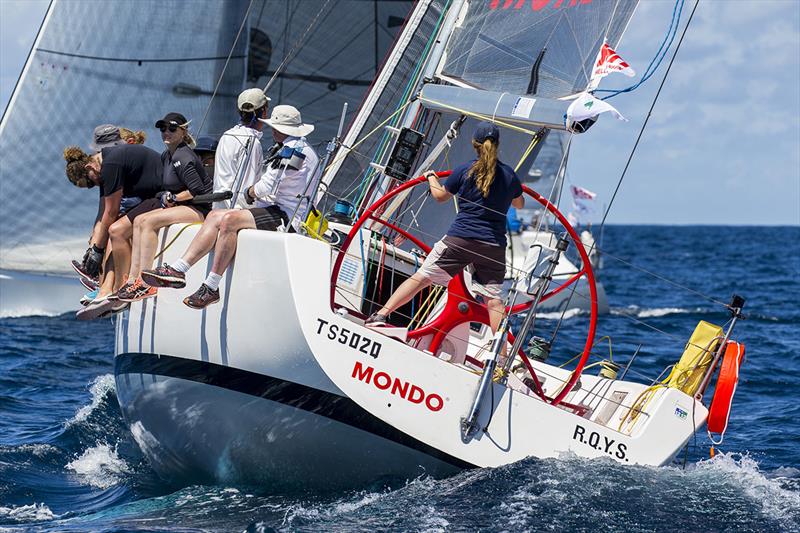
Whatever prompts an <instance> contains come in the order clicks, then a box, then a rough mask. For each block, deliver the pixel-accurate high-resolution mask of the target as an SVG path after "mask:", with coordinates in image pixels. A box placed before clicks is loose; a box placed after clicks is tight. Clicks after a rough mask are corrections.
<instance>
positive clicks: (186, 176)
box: [175, 160, 211, 202]
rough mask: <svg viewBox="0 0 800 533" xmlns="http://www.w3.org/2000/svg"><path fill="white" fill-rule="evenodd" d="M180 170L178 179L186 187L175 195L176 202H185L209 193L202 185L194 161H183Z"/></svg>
mask: <svg viewBox="0 0 800 533" xmlns="http://www.w3.org/2000/svg"><path fill="white" fill-rule="evenodd" d="M181 168H182V169H183V170H182V172H181V173H180V175H179V176H178V177H179V178H180V180H181V182H183V184H184V185H185V186H186V190H185V191H181V192H179V193H177V194H176V195H175V201H176V202H186V201H188V200H191V199H192V198H194V197H195V196H198V195H201V194H206V193H209V192H211V191H210V190H208V187H207V186H206V185H205V184H204V183H203V178H202V176H200V173H199V172H198V171H197V166H196V164H195V161H194V160H188V161H184V162H183V164H182V165H181Z"/></svg>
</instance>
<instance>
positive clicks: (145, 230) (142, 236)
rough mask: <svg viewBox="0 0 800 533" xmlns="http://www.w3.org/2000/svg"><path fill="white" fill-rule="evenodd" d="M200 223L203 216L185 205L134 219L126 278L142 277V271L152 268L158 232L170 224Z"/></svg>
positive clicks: (151, 212)
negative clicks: (131, 255)
mask: <svg viewBox="0 0 800 533" xmlns="http://www.w3.org/2000/svg"><path fill="white" fill-rule="evenodd" d="M202 221H203V215H201V214H200V213H199V212H197V211H195V210H194V209H192V208H191V207H188V206H185V205H179V206H176V207H170V208H169V209H158V210H156V211H150V212H149V213H145V214H143V215H139V216H138V217H136V220H135V221H134V223H133V258H132V260H131V269H130V271H129V272H128V278H129V279H136V278H138V277H139V276H141V275H142V270H143V269H148V268H151V267H152V265H153V259H154V258H155V255H156V249H157V248H158V230H160V229H161V228H164V227H166V226H169V225H170V224H179V223H192V222H202Z"/></svg>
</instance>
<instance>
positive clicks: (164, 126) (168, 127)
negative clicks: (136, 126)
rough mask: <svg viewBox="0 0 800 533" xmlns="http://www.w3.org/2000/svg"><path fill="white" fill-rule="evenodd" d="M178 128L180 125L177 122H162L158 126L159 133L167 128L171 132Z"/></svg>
mask: <svg viewBox="0 0 800 533" xmlns="http://www.w3.org/2000/svg"><path fill="white" fill-rule="evenodd" d="M178 128H180V126H178V125H177V124H169V125H166V124H164V125H161V126H159V127H158V129H159V131H161V133H164V132H165V131H167V130H169V131H170V132H171V133H174V132H176V131H178Z"/></svg>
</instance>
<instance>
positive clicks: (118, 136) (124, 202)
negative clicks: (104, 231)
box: [72, 124, 147, 290]
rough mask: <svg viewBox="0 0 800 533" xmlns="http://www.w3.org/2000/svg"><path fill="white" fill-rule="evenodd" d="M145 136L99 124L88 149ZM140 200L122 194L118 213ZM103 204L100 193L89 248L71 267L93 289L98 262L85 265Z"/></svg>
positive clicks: (136, 140)
mask: <svg viewBox="0 0 800 533" xmlns="http://www.w3.org/2000/svg"><path fill="white" fill-rule="evenodd" d="M146 138H147V136H146V135H145V133H144V132H143V131H133V130H129V129H128V128H122V127H119V126H115V125H113V124H101V125H99V126H97V127H96V128H95V129H94V132H93V135H92V142H91V143H89V149H90V150H91V151H92V153H97V152H100V151H101V150H102V149H103V148H110V147H112V146H118V145H120V144H144V141H145V139H146ZM141 201H142V199H141V198H138V197H134V198H126V197H124V196H123V197H122V199H121V200H120V209H119V211H120V212H119V214H120V215H124V214H125V212H126V211H128V210H130V209H132V208H134V207H136V205H138V204H139V202H141ZM104 205H105V201H104V198H103V196H102V193H101V195H100V196H99V202H98V206H97V216H96V217H95V220H94V227H93V228H92V234H91V236H90V237H89V248H88V249H87V250H86V253H85V254H84V255H83V259H82V260H81V261H80V262H78V261H72V267H73V268H74V269H75V271H76V272H78V274H80V276H81V279H82V280H84V284H86V285H87V288H90V287H92V286H94V288H95V290H96V287H97V281H98V274H99V272H100V263H93V264H88V265H87V259H88V258H89V256H90V255H91V251H92V244H94V243H95V242H96V240H97V237H98V235H99V233H100V220H101V219H102V218H103V207H104ZM110 251H111V249H110V247H109V248H108V250H106V252H107V253H106V256H108V252H110ZM106 260H107V257H106V258H104V259H103V260H102V263H105V261H106Z"/></svg>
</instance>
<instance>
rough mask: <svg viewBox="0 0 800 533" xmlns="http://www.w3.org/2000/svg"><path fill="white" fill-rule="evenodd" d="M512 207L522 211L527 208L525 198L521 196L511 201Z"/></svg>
mask: <svg viewBox="0 0 800 533" xmlns="http://www.w3.org/2000/svg"><path fill="white" fill-rule="evenodd" d="M511 205H513V206H514V207H516V208H517V209H522V208H523V207H525V197H524V196H522V195H521V194H520V195H519V196H517V197H516V198H514V199H513V200H511Z"/></svg>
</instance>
